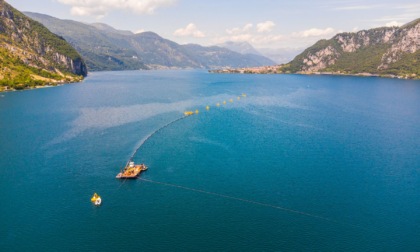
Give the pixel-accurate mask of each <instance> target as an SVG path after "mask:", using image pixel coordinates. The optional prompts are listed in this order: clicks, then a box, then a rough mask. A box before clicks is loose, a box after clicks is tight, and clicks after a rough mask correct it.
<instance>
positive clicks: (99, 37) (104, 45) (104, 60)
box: [25, 12, 147, 71]
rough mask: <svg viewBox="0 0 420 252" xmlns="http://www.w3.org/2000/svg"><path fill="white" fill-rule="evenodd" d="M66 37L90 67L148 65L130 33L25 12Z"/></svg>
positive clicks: (102, 68) (138, 67)
mask: <svg viewBox="0 0 420 252" xmlns="http://www.w3.org/2000/svg"><path fill="white" fill-rule="evenodd" d="M25 14H26V15H27V16H29V17H31V18H32V19H34V20H37V21H38V22H40V23H42V24H43V25H45V26H46V27H47V28H48V29H50V31H52V32H54V33H55V34H58V35H59V36H62V37H64V38H65V39H66V40H67V41H68V42H69V43H70V44H71V45H72V46H74V48H76V50H77V51H78V52H79V53H80V54H81V55H82V56H83V58H84V59H85V61H86V64H87V66H88V68H89V70H90V71H100V70H133V69H147V67H146V66H145V65H144V63H143V62H141V61H140V60H139V57H138V55H137V53H136V51H135V50H133V49H132V48H131V45H130V43H129V41H128V40H129V39H128V38H130V36H131V35H130V34H128V35H125V34H122V33H121V32H119V31H118V30H116V29H114V28H112V27H109V26H106V25H102V24H93V25H89V24H84V23H81V22H76V21H72V20H62V19H58V18H54V17H51V16H48V15H44V14H38V13H32V12H25Z"/></svg>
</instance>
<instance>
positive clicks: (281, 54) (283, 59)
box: [258, 48, 305, 64]
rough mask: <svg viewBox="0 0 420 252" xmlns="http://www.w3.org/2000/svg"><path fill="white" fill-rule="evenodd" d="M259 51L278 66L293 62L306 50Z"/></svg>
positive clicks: (277, 49)
mask: <svg viewBox="0 0 420 252" xmlns="http://www.w3.org/2000/svg"><path fill="white" fill-rule="evenodd" d="M258 50H259V51H260V52H261V53H262V54H263V55H264V56H266V57H268V58H269V59H271V60H273V61H274V62H276V63H277V64H284V63H288V62H290V61H292V60H293V59H294V58H295V57H296V55H298V54H300V53H301V52H303V50H305V48H258Z"/></svg>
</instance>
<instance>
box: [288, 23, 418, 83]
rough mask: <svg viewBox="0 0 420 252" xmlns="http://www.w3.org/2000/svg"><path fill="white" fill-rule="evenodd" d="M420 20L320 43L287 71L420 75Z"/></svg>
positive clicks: (297, 57)
mask: <svg viewBox="0 0 420 252" xmlns="http://www.w3.org/2000/svg"><path fill="white" fill-rule="evenodd" d="M419 49H420V19H417V20H415V21H413V22H411V23H409V24H407V25H404V26H402V27H383V28H375V29H371V30H363V31H359V32H356V33H340V34H337V35H336V36H334V37H333V38H332V39H330V40H321V41H318V42H317V43H316V44H315V45H313V46H312V47H309V48H308V49H306V50H305V51H304V52H303V53H301V54H300V55H298V56H296V58H295V59H294V60H293V61H291V62H290V63H289V64H288V65H287V66H286V67H285V68H284V70H285V71H286V70H287V71H291V72H320V71H328V72H344V73H372V74H397V75H398V74H400V73H402V74H408V75H410V76H416V75H419V76H420V67H419V66H418V63H417V59H418V55H419Z"/></svg>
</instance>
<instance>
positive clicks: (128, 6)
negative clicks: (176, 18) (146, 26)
mask: <svg viewBox="0 0 420 252" xmlns="http://www.w3.org/2000/svg"><path fill="white" fill-rule="evenodd" d="M175 1H176V0H58V2H60V3H62V4H66V5H70V6H72V7H71V14H72V15H76V16H99V17H100V16H104V15H106V14H108V12H109V11H112V10H129V11H132V12H135V13H138V14H152V13H153V12H154V11H155V10H156V9H157V8H160V7H166V6H169V5H171V4H173V3H174V2H175Z"/></svg>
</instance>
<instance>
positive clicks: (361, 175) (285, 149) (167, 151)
mask: <svg viewBox="0 0 420 252" xmlns="http://www.w3.org/2000/svg"><path fill="white" fill-rule="evenodd" d="M242 93H246V94H247V97H242V96H241V94H242ZM238 96H239V97H241V99H240V100H238V98H237V97H238ZM229 99H232V100H233V102H230V101H229ZM223 101H226V105H223ZM216 103H221V106H220V107H216V106H215V104H216ZM206 105H209V106H210V110H209V111H206V110H205V107H206ZM196 109H198V110H199V111H200V113H199V114H198V115H194V116H191V117H188V118H185V119H182V120H180V121H177V122H176V123H173V124H171V125H170V126H168V127H165V128H163V129H161V130H159V131H158V132H157V133H156V134H154V135H153V136H152V137H151V138H149V139H148V140H147V141H146V142H145V143H144V144H143V145H142V146H141V148H140V149H139V152H138V153H136V155H135V156H134V161H135V162H137V163H146V164H147V165H148V166H149V170H148V171H146V172H145V173H142V175H141V178H144V179H146V180H149V181H145V180H127V181H121V180H117V179H115V175H116V174H117V173H118V171H119V169H120V168H121V167H122V166H124V165H125V163H126V162H127V160H128V159H129V158H130V156H131V155H132V154H133V153H134V151H135V149H136V148H137V147H138V146H139V145H140V144H141V143H142V142H143V141H144V139H146V138H147V137H148V136H150V135H151V134H152V133H153V132H155V131H156V130H158V129H159V128H160V127H162V126H164V125H166V124H167V123H169V122H171V121H174V120H176V119H177V118H180V117H182V116H183V111H185V110H196ZM150 181H155V182H158V183H154V182H150ZM0 188H1V189H0V214H1V215H0V250H1V251H63V250H64V251H66V250H71V251H116V250H122V251H124V250H128V251H133V250H135V251H139V250H143V251H220V250H222V251H226V250H230V251H232V250H233V251H288V250H292V251H418V250H419V248H420V225H419V224H420V82H419V81H408V80H396V79H381V78H358V77H338V76H301V75H219V74H208V73H207V72H204V71H127V72H102V73H92V74H90V76H89V77H88V78H87V79H86V80H85V81H84V82H83V83H80V84H72V85H65V86H61V87H57V88H46V89H38V90H30V91H23V92H13V93H3V94H0ZM94 192H97V193H98V194H100V195H101V196H102V200H103V204H102V206H100V207H94V206H93V205H92V204H91V202H90V197H91V196H92V194H93V193H94Z"/></svg>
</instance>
